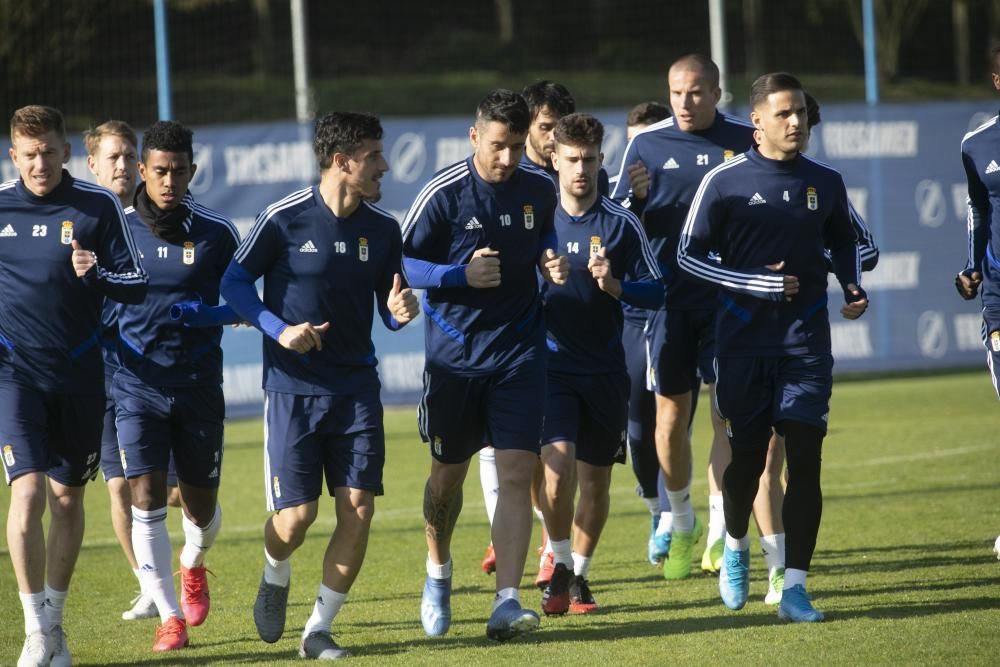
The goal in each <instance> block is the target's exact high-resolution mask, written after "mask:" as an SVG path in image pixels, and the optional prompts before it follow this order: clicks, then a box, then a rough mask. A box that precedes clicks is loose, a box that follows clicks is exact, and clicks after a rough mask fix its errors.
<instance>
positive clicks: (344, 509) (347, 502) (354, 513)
mask: <svg viewBox="0 0 1000 667" xmlns="http://www.w3.org/2000/svg"><path fill="white" fill-rule="evenodd" d="M374 516H375V498H374V496H373V495H372V494H371V493H370V492H365V491H358V490H354V489H352V490H351V493H347V494H343V495H340V496H337V523H338V525H340V524H341V523H350V524H353V525H354V526H356V527H358V526H367V525H369V524H370V523H371V522H372V518H373V517H374Z"/></svg>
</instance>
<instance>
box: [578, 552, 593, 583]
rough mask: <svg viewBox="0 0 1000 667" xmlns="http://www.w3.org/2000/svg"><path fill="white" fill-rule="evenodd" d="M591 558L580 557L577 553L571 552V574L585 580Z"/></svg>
mask: <svg viewBox="0 0 1000 667" xmlns="http://www.w3.org/2000/svg"><path fill="white" fill-rule="evenodd" d="M591 558H592V556H581V555H580V554H578V553H577V552H575V551H574V552H573V574H575V575H576V576H578V577H583V578H584V579H586V578H587V575H588V574H589V573H590V559H591Z"/></svg>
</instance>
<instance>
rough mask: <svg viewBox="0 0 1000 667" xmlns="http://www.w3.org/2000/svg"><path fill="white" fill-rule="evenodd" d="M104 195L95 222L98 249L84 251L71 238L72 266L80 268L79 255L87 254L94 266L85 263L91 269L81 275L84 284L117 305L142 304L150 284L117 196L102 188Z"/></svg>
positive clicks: (84, 249)
mask: <svg viewBox="0 0 1000 667" xmlns="http://www.w3.org/2000/svg"><path fill="white" fill-rule="evenodd" d="M105 193H106V195H107V197H106V199H107V202H106V206H105V207H104V210H103V212H102V214H101V216H100V219H99V220H98V223H97V224H98V227H97V248H94V249H90V248H83V247H82V246H81V245H80V243H79V242H78V241H76V240H75V239H74V240H73V243H72V246H73V253H72V257H73V260H72V261H73V264H74V266H79V262H78V258H79V256H80V255H81V253H83V254H87V255H89V257H90V259H91V260H92V261H93V263H92V264H90V262H88V264H90V266H89V267H88V268H87V270H86V272H85V273H84V274H83V275H82V276H80V277H81V280H83V282H84V283H85V284H86V285H88V286H90V287H93V288H94V289H96V290H97V291H99V292H100V293H101V294H103V295H104V296H106V297H108V298H109V299H111V300H112V301H117V302H118V303H133V304H134V303H142V302H143V301H144V300H145V299H146V291H147V288H148V286H149V285H148V278H147V276H146V272H145V271H143V269H142V264H141V263H140V262H139V251H138V249H137V248H136V246H135V242H134V241H133V240H132V232H131V231H129V227H128V223H127V221H126V220H125V212H124V211H123V210H122V207H121V204H120V203H119V201H118V197H116V196H115V195H113V194H112V193H111V192H110V191H107V190H103V189H102V194H105ZM77 275H79V271H78V273H77Z"/></svg>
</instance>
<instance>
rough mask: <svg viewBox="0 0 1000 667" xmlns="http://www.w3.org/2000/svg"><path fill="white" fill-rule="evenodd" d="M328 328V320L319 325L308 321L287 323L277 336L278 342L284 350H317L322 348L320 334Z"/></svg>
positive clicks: (303, 352) (303, 351)
mask: <svg viewBox="0 0 1000 667" xmlns="http://www.w3.org/2000/svg"><path fill="white" fill-rule="evenodd" d="M329 328H330V323H329V322H323V324H320V325H319V326H315V327H314V326H313V325H311V324H309V323H308V322H303V323H302V324H296V325H294V326H293V325H289V326H287V327H285V330H284V331H282V332H281V335H279V336H278V344H279V345H281V347H283V348H285V349H286V350H291V351H292V352H298V353H299V354H305V353H306V352H308V351H309V350H312V349H313V348H315V349H316V350H317V351H318V350H322V349H323V339H322V337H321V336H322V335H323V334H325V333H326V332H327V330H328V329H329Z"/></svg>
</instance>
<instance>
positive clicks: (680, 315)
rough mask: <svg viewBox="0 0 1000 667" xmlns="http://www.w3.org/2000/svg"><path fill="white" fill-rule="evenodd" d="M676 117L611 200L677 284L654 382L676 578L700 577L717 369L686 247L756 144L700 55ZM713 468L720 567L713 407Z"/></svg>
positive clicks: (659, 536) (665, 537) (670, 78)
mask: <svg viewBox="0 0 1000 667" xmlns="http://www.w3.org/2000/svg"><path fill="white" fill-rule="evenodd" d="M667 84H668V88H669V92H670V105H671V108H672V109H673V117H672V118H668V119H666V120H664V121H662V122H660V123H656V124H654V125H651V126H649V127H648V128H646V129H645V130H643V131H641V132H639V133H638V134H636V136H635V137H634V138H633V139H632V141H631V142H629V145H628V146H627V147H626V149H625V156H624V158H623V160H622V168H621V170H620V172H619V180H618V183H617V184H616V186H615V190H614V191H613V192H612V194H611V196H612V198H613V199H617V200H619V201H622V202H623V203H624V204H625V205H627V206H628V207H629V208H630V209H631V210H632V211H633V212H635V213H636V214H638V215H641V217H642V218H643V222H644V223H645V225H646V233H647V234H648V236H649V240H650V242H651V243H652V245H653V248H654V249H655V250H656V251H657V256H658V258H659V261H660V264H661V266H660V270H661V272H662V273H663V275H664V277H665V280H666V283H667V298H666V303H665V307H664V308H661V309H659V310H657V311H655V312H653V313H651V315H650V317H649V322H648V332H649V355H650V359H649V367H650V370H649V380H650V385H651V387H652V389H653V390H654V391H655V392H656V432H655V439H656V450H657V454H658V456H659V460H660V465H661V467H662V468H663V473H664V477H665V478H666V494H665V495H666V498H665V500H666V501H668V502H666V503H664V504H663V505H662V506H661V510H662V513H661V516H660V520H659V522H658V525H657V527H656V530H655V532H654V535H653V544H651V545H650V549H649V552H650V553H649V556H650V560H662V561H663V575H664V577H666V578H667V579H683V578H685V577H687V576H688V575H689V574H690V572H691V559H692V551H693V548H694V544H695V543H696V542H697V541H698V540H699V539H700V537H701V534H702V532H703V528H702V525H701V523H700V522H699V521H698V520H697V517H695V514H694V510H693V508H692V506H691V496H690V486H691V470H692V460H691V459H692V457H691V437H690V432H689V427H690V424H691V419H692V415H693V412H694V397H695V396H696V395H697V391H698V390H699V388H700V386H701V382H702V380H704V381H705V382H707V383H708V384H709V385H711V384H712V383H713V382H714V379H715V376H714V370H713V368H712V363H711V359H712V353H713V349H714V348H713V333H712V332H713V328H714V322H715V311H714V305H713V304H714V303H715V299H716V290H715V289H714V288H713V287H711V286H710V285H704V284H701V283H699V282H698V281H695V280H692V279H690V278H689V277H687V276H685V275H683V274H681V273H679V272H678V270H677V264H676V251H675V250H676V243H677V239H678V238H679V236H680V230H681V226H682V223H683V221H684V216H685V215H686V213H687V210H688V208H689V207H690V205H691V202H692V201H693V199H694V194H695V191H696V190H697V187H698V184H699V183H700V182H701V179H702V177H703V176H704V175H705V173H706V172H707V171H708V170H710V169H712V168H713V167H714V166H717V165H719V164H721V163H722V162H724V161H725V160H727V159H729V158H731V157H733V156H735V155H737V154H739V153H741V152H743V151H745V150H747V149H748V148H749V147H750V146H752V145H753V127H751V126H750V125H749V124H748V123H745V122H744V121H741V120H737V119H735V118H733V117H731V116H728V115H726V114H724V113H721V112H719V111H718V110H717V109H716V105H717V104H718V102H719V99H721V96H722V91H721V90H720V89H719V69H718V67H717V66H716V65H715V63H713V62H712V61H711V60H710V59H709V58H706V57H705V56H702V55H697V54H692V55H687V56H684V57H682V58H680V59H678V60H676V61H675V62H674V63H673V64H672V65H671V66H670V69H669V71H668V74H667ZM712 425H713V442H712V452H713V453H712V457H711V461H710V464H709V480H710V495H709V508H710V514H709V539H708V549H707V550H706V554H705V555H704V556H703V558H702V560H703V562H704V561H706V560H707V561H708V565H709V567H708V569H709V570H710V571H714V570H715V569H716V568H717V563H718V562H719V561H720V559H721V556H722V537H723V535H724V533H725V525H724V521H725V519H724V515H723V512H722V495H721V492H718V491H717V490H716V489H714V488H712V485H713V484H714V483H715V478H716V477H717V476H718V473H717V472H716V471H717V470H721V467H720V466H718V465H717V459H718V457H719V456H720V455H721V453H723V452H724V451H725V448H726V441H725V430H724V426H723V424H722V423H721V421H720V420H719V418H718V415H716V414H715V411H714V410H713V411H712Z"/></svg>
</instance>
